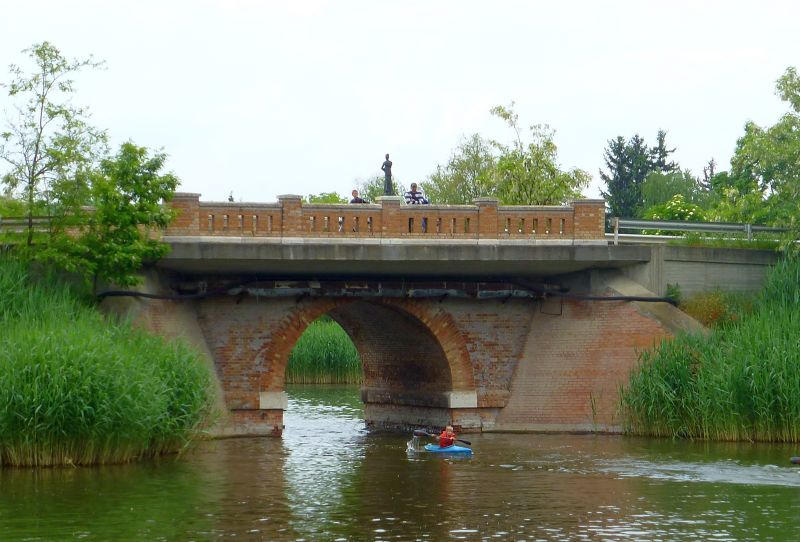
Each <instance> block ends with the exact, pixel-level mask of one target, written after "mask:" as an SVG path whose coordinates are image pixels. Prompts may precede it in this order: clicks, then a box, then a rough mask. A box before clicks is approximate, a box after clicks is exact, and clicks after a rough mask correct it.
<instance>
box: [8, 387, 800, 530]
mask: <svg viewBox="0 0 800 542" xmlns="http://www.w3.org/2000/svg"><path fill="white" fill-rule="evenodd" d="M289 391H290V405H289V410H288V411H287V413H286V417H285V422H286V426H287V427H286V431H285V433H284V438H283V439H232V440H223V441H214V442H207V443H203V444H202V445H200V446H198V447H197V448H196V449H194V450H193V451H192V452H190V453H189V454H187V456H186V457H184V458H181V459H180V460H178V461H176V460H174V459H167V460H161V461H158V462H150V463H145V464H139V465H127V466H117V467H105V468H97V469H47V470H38V471H31V470H21V469H3V470H0V540H3V541H5V540H72V539H86V540H220V539H231V538H236V539H239V540H679V541H682V540H795V539H797V537H796V534H795V533H797V532H800V496H799V495H800V493H798V486H800V468H798V467H792V466H790V465H788V463H787V459H788V457H789V456H790V455H797V454H796V450H794V449H792V447H788V446H775V445H763V444H756V445H752V444H701V443H689V442H673V441H669V440H658V441H656V440H648V439H630V438H621V437H608V436H602V437H595V436H590V435H519V434H483V435H469V436H468V437H467V438H468V439H469V440H471V441H472V442H473V448H474V450H475V454H474V455H473V456H471V457H468V458H459V457H442V456H439V455H435V454H411V455H408V454H407V453H406V441H407V440H408V439H409V435H393V434H370V433H367V432H366V431H365V430H364V427H363V421H362V416H361V412H362V410H361V409H362V406H361V403H360V402H359V399H358V397H359V396H358V390H357V389H354V388H351V389H342V388H312V387H308V388H292V389H290V390H289ZM793 452H794V453H793Z"/></svg>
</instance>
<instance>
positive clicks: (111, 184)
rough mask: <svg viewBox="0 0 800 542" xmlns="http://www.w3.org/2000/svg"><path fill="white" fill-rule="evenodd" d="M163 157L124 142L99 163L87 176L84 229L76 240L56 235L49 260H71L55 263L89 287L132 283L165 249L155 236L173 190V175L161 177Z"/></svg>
mask: <svg viewBox="0 0 800 542" xmlns="http://www.w3.org/2000/svg"><path fill="white" fill-rule="evenodd" d="M166 158H167V157H166V154H164V153H154V154H153V155H152V156H151V155H150V152H149V151H148V149H146V148H144V147H138V146H136V145H135V144H133V143H131V142H127V143H123V144H122V145H121V146H120V149H119V151H118V152H117V154H116V155H115V156H113V157H110V158H106V159H104V160H103V161H102V162H101V164H100V168H99V169H98V170H97V171H95V172H94V173H93V175H92V179H91V190H90V193H91V202H92V204H93V210H92V211H91V212H88V213H86V215H85V217H84V220H83V221H82V222H83V223H84V224H85V226H83V227H82V228H81V232H80V234H79V235H77V236H75V235H74V234H70V233H69V232H66V233H65V234H63V235H59V236H58V238H57V241H56V243H54V248H56V249H58V250H56V251H55V252H54V253H51V254H50V255H51V258H52V259H54V260H56V261H58V260H59V258H60V257H64V256H66V257H67V258H72V260H71V261H69V260H66V261H61V262H60V263H61V264H62V267H65V268H72V269H74V270H75V271H78V272H80V273H82V274H83V275H84V276H85V277H87V278H90V277H91V278H92V279H94V281H95V284H96V282H97V280H98V279H102V280H107V281H110V282H113V283H115V284H118V285H120V286H131V285H134V284H136V283H138V282H139V275H138V273H139V271H140V270H141V269H142V267H143V266H144V265H145V264H149V263H153V262H155V261H157V260H159V259H161V258H162V257H164V256H165V255H166V253H167V251H168V250H169V246H168V245H166V244H165V243H163V242H161V241H160V240H159V239H158V238H157V237H156V235H157V233H158V232H159V231H161V230H163V229H164V228H166V227H167V225H168V224H169V222H170V221H171V220H172V218H173V213H172V210H171V209H170V208H169V207H168V206H165V205H164V203H165V202H168V201H170V200H171V199H172V196H173V194H174V193H175V189H176V188H177V187H178V178H177V177H176V176H175V175H173V174H172V173H161V170H162V169H163V168H164V163H165V161H166ZM70 245H72V246H71V247H70ZM65 247H70V248H69V249H68V250H63V249H64V248H65ZM62 255H64V256H62Z"/></svg>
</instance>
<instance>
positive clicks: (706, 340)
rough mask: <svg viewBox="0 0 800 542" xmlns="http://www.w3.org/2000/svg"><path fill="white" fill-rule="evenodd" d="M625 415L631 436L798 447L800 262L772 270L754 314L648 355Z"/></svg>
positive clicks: (633, 380)
mask: <svg viewBox="0 0 800 542" xmlns="http://www.w3.org/2000/svg"><path fill="white" fill-rule="evenodd" d="M621 411H622V416H623V420H624V424H625V428H626V430H627V432H629V433H633V434H639V435H654V436H669V437H683V438H692V439H711V440H748V441H770V442H798V441H800V258H798V257H796V256H795V257H787V258H785V259H784V260H782V261H781V262H780V263H779V264H778V265H777V266H776V267H775V269H774V270H773V271H772V273H771V274H770V277H769V279H768V281H767V284H766V286H765V288H764V289H763V291H762V292H761V294H760V295H759V297H758V298H757V299H756V300H755V302H754V306H753V312H752V313H750V314H745V315H743V317H742V318H741V319H740V320H738V321H736V322H733V323H731V324H729V325H726V326H722V327H718V328H715V329H713V330H712V331H711V332H710V334H709V335H707V336H699V335H684V336H679V337H676V338H675V339H673V340H671V341H664V342H662V343H661V345H660V346H659V347H658V348H657V349H655V350H653V351H650V352H645V353H643V354H642V358H641V363H640V365H639V366H638V367H637V369H635V370H634V371H633V372H632V374H631V377H630V381H629V383H628V385H627V387H626V388H624V389H623V390H622V393H621Z"/></svg>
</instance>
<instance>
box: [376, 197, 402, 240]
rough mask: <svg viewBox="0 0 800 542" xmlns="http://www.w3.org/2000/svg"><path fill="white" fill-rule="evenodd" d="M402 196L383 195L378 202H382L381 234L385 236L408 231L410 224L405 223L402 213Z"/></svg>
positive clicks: (397, 234) (398, 234)
mask: <svg viewBox="0 0 800 542" xmlns="http://www.w3.org/2000/svg"><path fill="white" fill-rule="evenodd" d="M402 201H403V198H402V197H401V196H381V197H379V198H378V202H379V203H380V204H381V235H382V236H383V237H392V236H397V237H399V236H400V235H401V234H403V233H408V225H407V224H405V225H404V224H403V217H402V216H401V215H400V202H402Z"/></svg>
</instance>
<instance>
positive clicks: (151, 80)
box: [0, 0, 800, 201]
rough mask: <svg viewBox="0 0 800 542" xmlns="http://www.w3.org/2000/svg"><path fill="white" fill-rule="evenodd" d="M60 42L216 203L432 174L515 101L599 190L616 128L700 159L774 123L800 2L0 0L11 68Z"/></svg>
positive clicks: (2, 54)
mask: <svg viewBox="0 0 800 542" xmlns="http://www.w3.org/2000/svg"><path fill="white" fill-rule="evenodd" d="M45 40H47V41H50V42H51V43H53V44H54V45H56V46H57V47H58V48H59V49H60V50H61V51H62V53H63V54H64V55H65V56H67V57H69V58H75V57H77V58H85V57H86V56H88V55H89V54H93V55H94V56H95V57H96V58H98V59H104V60H105V61H106V62H107V68H106V69H105V70H104V71H98V72H94V73H91V74H87V75H83V76H81V77H79V79H78V83H79V84H78V92H77V95H76V98H75V103H76V104H78V105H88V106H89V107H90V109H91V111H92V113H93V116H92V121H93V123H94V124H95V125H96V126H98V127H101V128H105V129H107V130H108V132H109V134H110V136H111V138H112V142H113V144H114V145H115V146H116V145H118V144H119V143H122V142H124V141H126V140H132V141H134V142H135V143H137V144H139V145H143V146H147V147H150V148H154V149H163V150H164V151H165V152H166V153H167V154H168V155H169V157H170V158H169V162H168V167H169V169H170V170H172V171H173V172H174V173H176V174H177V175H178V176H179V178H180V179H181V187H180V190H182V191H187V192H200V193H202V198H203V200H206V201H213V200H223V199H225V198H226V197H227V195H228V193H229V192H230V191H233V194H234V197H235V198H236V200H237V201H239V200H243V201H275V198H276V196H277V195H278V194H302V195H307V194H309V193H320V192H328V191H336V192H339V193H340V194H349V192H350V190H351V189H352V188H353V186H354V185H355V183H356V181H357V180H359V179H364V178H367V177H371V176H375V175H379V174H380V165H381V163H382V162H383V155H384V154H385V153H387V152H388V153H390V154H391V158H392V160H393V162H394V174H395V177H396V179H397V180H398V181H400V182H402V183H404V184H406V185H408V184H409V183H410V182H412V181H421V180H424V179H425V178H426V177H427V176H428V175H429V174H430V173H431V172H432V171H433V170H434V169H435V167H436V165H437V164H438V163H442V164H443V163H445V162H446V161H447V159H448V157H449V156H450V153H451V151H452V149H453V148H454V147H455V146H456V145H457V144H458V143H459V141H460V140H461V138H462V137H464V136H467V135H469V134H472V133H475V132H478V133H480V134H482V135H484V136H486V137H491V138H495V139H499V140H510V139H511V136H512V134H511V132H510V131H509V129H508V128H507V127H506V126H505V125H504V124H503V123H502V121H500V120H499V119H497V118H494V117H492V116H491V115H490V114H489V109H490V108H491V107H492V106H495V105H500V104H503V105H507V104H509V103H510V102H511V101H512V100H514V101H515V102H516V110H517V112H518V114H519V118H520V124H522V125H523V126H528V125H531V124H538V123H546V124H549V125H550V126H551V127H552V128H554V129H555V130H556V138H555V141H556V144H557V145H558V148H559V162H560V164H561V166H562V167H563V168H565V169H566V168H572V167H578V168H581V169H584V170H586V171H588V172H589V173H590V174H591V175H592V176H593V177H594V181H593V183H592V186H591V188H589V189H588V190H587V191H586V196H587V197H598V196H599V186H600V185H599V182H600V180H599V175H598V170H599V168H601V167H603V149H604V148H605V146H606V143H607V141H608V140H609V139H611V138H614V137H616V136H618V135H622V136H625V137H626V138H628V137H630V136H632V135H633V134H634V133H639V134H641V135H642V136H644V137H645V139H646V140H647V141H648V143H651V144H652V143H654V142H655V136H656V132H657V131H658V130H659V129H664V130H667V132H668V136H667V142H668V143H669V144H670V145H671V146H676V147H677V151H676V153H675V155H674V156H675V157H676V159H677V160H678V161H679V162H680V164H681V166H682V167H684V168H689V169H691V170H692V171H693V172H695V173H696V174H698V175H699V174H700V173H701V172H702V168H703V165H704V164H705V163H706V161H707V160H708V159H709V158H711V157H714V158H715V159H716V160H717V162H718V163H720V165H721V167H722V168H723V169H724V168H727V165H728V161H729V159H730V156H731V153H732V151H733V149H734V146H735V144H736V139H737V138H738V137H739V136H740V135H741V134H742V133H743V126H744V123H745V122H746V121H748V120H752V121H755V122H757V123H759V124H762V125H766V124H772V123H774V122H775V121H776V120H777V119H778V118H779V117H780V115H781V114H782V113H784V112H785V111H786V110H787V107H786V106H785V104H783V103H782V102H780V100H779V99H778V98H777V97H776V96H775V92H774V84H775V80H776V79H777V78H778V77H779V76H780V75H781V74H782V73H783V71H784V70H785V69H786V68H787V67H788V66H798V67H800V2H798V1H796V0H786V1H758V2H756V1H753V2H737V1H707V2H703V1H701V0H692V1H683V0H673V1H670V2H662V1H660V2H648V1H646V0H635V1H630V2H627V1H626V2H612V1H610V0H609V1H606V2H598V1H596V0H594V1H591V0H588V1H564V0H562V1H558V2H533V1H530V2H521V1H504V0H494V1H491V2H489V1H484V2H473V1H464V0H460V1H455V2H435V1H405V2H400V1H395V2H390V1H379V0H370V1H363V2H354V1H353V2H350V1H344V0H339V1H324V0H315V1H303V0H294V1H288V0H287V1H286V2H267V1H255V0H250V1H247V0H227V1H222V0H219V1H212V0H206V1H200V0H194V1H191V2H190V1H185V2H183V1H169V0H160V1H141V0H139V1H135V2H109V1H84V0H73V1H63V0H61V1H39V0H26V1H25V2H22V1H7V0H2V2H0V70H2V71H0V75H1V77H0V80H2V81H8V80H9V75H8V71H7V66H8V65H9V64H10V63H17V64H23V65H27V64H26V63H25V56H24V55H23V54H22V53H21V50H22V49H25V48H27V47H30V46H31V45H32V44H34V43H40V42H42V41H45ZM1 109H8V99H7V96H6V95H5V93H3V94H2V95H1V96H0V110H1Z"/></svg>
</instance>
